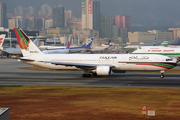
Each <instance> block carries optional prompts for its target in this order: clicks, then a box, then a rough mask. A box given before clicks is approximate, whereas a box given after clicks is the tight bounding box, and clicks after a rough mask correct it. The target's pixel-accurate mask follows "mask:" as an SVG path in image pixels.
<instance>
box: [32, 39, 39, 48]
mask: <svg viewBox="0 0 180 120" xmlns="http://www.w3.org/2000/svg"><path fill="white" fill-rule="evenodd" d="M38 42H39V39H38V38H36V39H35V40H34V41H33V43H34V44H35V45H36V46H38Z"/></svg>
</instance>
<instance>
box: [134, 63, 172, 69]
mask: <svg viewBox="0 0 180 120" xmlns="http://www.w3.org/2000/svg"><path fill="white" fill-rule="evenodd" d="M136 65H149V66H156V67H161V68H165V69H171V68H170V67H166V66H161V65H152V64H136Z"/></svg>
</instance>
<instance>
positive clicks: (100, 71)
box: [96, 66, 111, 75]
mask: <svg viewBox="0 0 180 120" xmlns="http://www.w3.org/2000/svg"><path fill="white" fill-rule="evenodd" d="M96 73H97V75H110V74H111V68H110V66H97V68H96Z"/></svg>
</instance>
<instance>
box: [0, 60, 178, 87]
mask: <svg viewBox="0 0 180 120" xmlns="http://www.w3.org/2000/svg"><path fill="white" fill-rule="evenodd" d="M28 66H31V65H27V64H24V63H21V62H18V61H17V60H16V59H0V85H45V86H89V87H143V88H153V87H155V88H180V79H179V78H180V74H176V73H175V74H168V73H165V77H164V78H160V73H159V74H158V73H119V74H117V73H116V74H114V73H113V74H112V75H111V76H101V77H91V78H82V77H81V75H82V73H83V72H76V71H74V72H63V71H62V72H57V71H38V70H26V69H20V68H21V67H28ZM176 69H180V67H177V68H176Z"/></svg>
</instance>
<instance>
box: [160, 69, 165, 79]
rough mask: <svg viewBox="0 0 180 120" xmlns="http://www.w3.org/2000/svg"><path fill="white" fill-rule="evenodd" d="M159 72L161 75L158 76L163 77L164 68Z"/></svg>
mask: <svg viewBox="0 0 180 120" xmlns="http://www.w3.org/2000/svg"><path fill="white" fill-rule="evenodd" d="M160 72H161V76H160V77H161V78H164V72H165V71H164V70H161V71H160Z"/></svg>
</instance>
